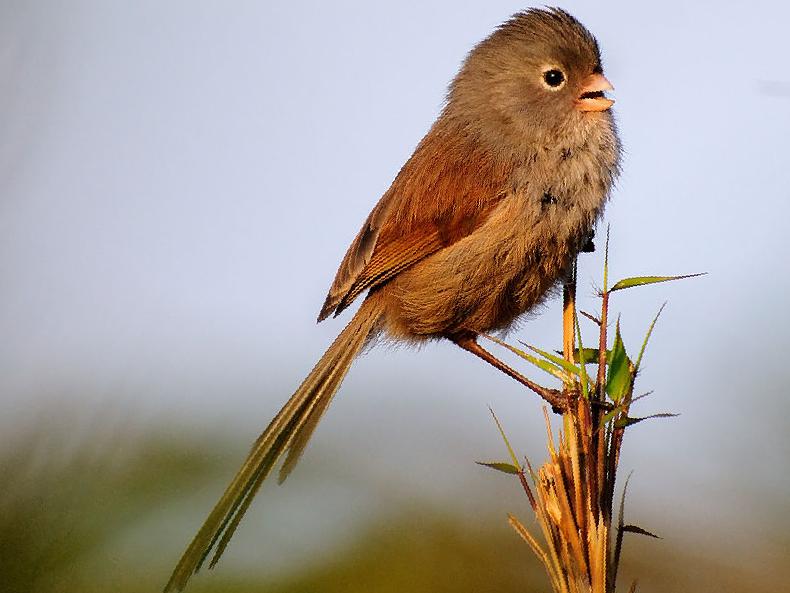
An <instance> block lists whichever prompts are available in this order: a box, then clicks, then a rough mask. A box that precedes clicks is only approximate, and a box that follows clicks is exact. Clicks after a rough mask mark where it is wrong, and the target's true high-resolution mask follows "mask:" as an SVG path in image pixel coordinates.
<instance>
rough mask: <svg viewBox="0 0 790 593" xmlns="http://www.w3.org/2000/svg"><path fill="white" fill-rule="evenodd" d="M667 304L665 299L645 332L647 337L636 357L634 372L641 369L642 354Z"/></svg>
mask: <svg viewBox="0 0 790 593" xmlns="http://www.w3.org/2000/svg"><path fill="white" fill-rule="evenodd" d="M666 306H667V303H666V301H665V302H664V304H663V305H661V307H660V308H659V309H658V313H656V316H655V317H654V318H653V322H652V323H651V324H650V327H648V328H647V334H645V339H644V341H643V342H642V347H641V348H640V349H639V356H638V357H637V358H636V364H635V365H634V373H636V372H637V371H639V365H641V364H642V356H643V355H644V353H645V349H646V348H647V342H648V341H649V340H650V336H651V335H652V334H653V328H654V327H655V326H656V321H658V318H659V316H660V315H661V312H662V311H663V310H664V307H666Z"/></svg>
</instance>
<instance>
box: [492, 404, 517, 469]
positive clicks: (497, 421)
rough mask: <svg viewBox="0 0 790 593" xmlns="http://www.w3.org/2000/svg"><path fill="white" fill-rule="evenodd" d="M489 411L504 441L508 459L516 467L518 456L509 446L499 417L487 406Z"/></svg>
mask: <svg viewBox="0 0 790 593" xmlns="http://www.w3.org/2000/svg"><path fill="white" fill-rule="evenodd" d="M488 410H489V411H490V412H491V415H492V416H493V417H494V422H496V426H497V428H498V429H499V434H501V435H502V440H503V441H505V446H506V447H507V452H508V453H509V454H510V459H511V460H512V461H513V465H514V466H515V467H518V457H516V453H515V451H513V447H511V446H510V441H508V440H507V435H505V430H504V429H503V428H502V424H501V423H500V422H499V418H497V417H496V414H494V410H493V409H492V408H490V407H489V408H488Z"/></svg>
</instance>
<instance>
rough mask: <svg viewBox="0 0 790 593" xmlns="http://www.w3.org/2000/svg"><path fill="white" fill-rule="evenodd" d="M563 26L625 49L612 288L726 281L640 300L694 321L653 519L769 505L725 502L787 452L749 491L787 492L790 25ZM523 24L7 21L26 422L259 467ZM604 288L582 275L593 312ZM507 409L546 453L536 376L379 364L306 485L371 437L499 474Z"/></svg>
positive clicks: (760, 6)
mask: <svg viewBox="0 0 790 593" xmlns="http://www.w3.org/2000/svg"><path fill="white" fill-rule="evenodd" d="M563 6H564V7H565V8H567V9H568V10H570V11H571V12H572V13H573V14H575V15H576V16H577V17H578V18H579V19H580V20H582V22H584V23H585V24H586V25H587V26H588V27H589V28H590V29H591V30H592V31H593V33H594V34H595V35H596V36H597V37H598V39H599V41H600V44H601V46H602V49H603V57H604V66H605V70H606V74H607V76H608V77H609V79H610V80H611V81H612V82H613V83H614V86H615V87H616V91H615V93H614V97H615V98H616V99H617V104H616V106H615V108H616V112H617V117H618V120H619V123H620V128H621V132H622V138H623V143H624V146H625V160H624V174H623V176H622V178H621V180H620V183H619V186H618V188H617V190H616V191H615V193H614V195H613V199H612V202H611V204H610V207H609V209H608V211H607V215H606V221H607V222H610V223H611V224H612V229H613V243H612V268H613V275H614V276H623V275H634V274H641V273H650V274H663V273H687V272H696V271H708V272H710V274H709V275H708V276H707V277H705V278H703V279H698V280H693V281H687V282H685V283H682V284H677V285H663V286H657V287H652V288H648V289H645V290H643V291H642V292H634V293H632V294H622V296H618V298H617V299H616V301H615V306H616V307H617V308H618V309H622V310H623V313H624V319H623V324H624V328H625V335H626V339H627V340H630V342H627V343H630V344H632V345H633V346H632V347H635V345H636V343H637V340H639V339H640V338H641V333H642V332H643V330H644V329H645V327H646V325H647V324H648V322H649V319H650V317H651V316H652V314H653V312H654V311H655V310H656V309H657V308H658V306H659V305H660V304H661V302H663V301H664V300H665V299H669V301H670V303H669V306H668V308H667V310H666V312H665V316H664V317H663V319H662V320H661V322H660V325H659V327H658V329H657V330H656V333H655V336H654V343H653V347H652V349H651V352H650V353H649V354H648V359H647V367H646V370H645V372H644V375H643V376H642V378H641V382H642V387H643V388H644V389H645V390H647V389H655V390H656V395H655V396H654V398H653V399H652V400H650V401H647V402H645V403H644V404H643V405H642V407H641V410H642V411H644V412H650V411H663V410H673V411H678V412H681V413H682V414H683V416H682V417H681V418H679V419H678V420H674V421H671V422H662V423H658V424H655V425H653V426H646V427H645V428H644V429H642V428H639V429H635V430H634V433H633V435H634V436H633V440H632V441H630V442H628V445H629V447H630V449H629V451H630V452H629V453H628V454H627V455H626V458H625V460H624V463H625V464H629V466H630V467H638V468H640V470H639V480H637V481H635V483H634V492H635V493H637V495H638V493H639V492H641V493H642V494H647V493H650V494H651V496H655V495H656V493H657V492H658V493H659V496H658V497H657V498H658V501H654V502H656V504H661V505H666V506H667V507H668V508H669V507H670V506H672V505H675V506H677V504H678V503H679V501H682V506H684V507H686V508H689V509H693V508H697V507H699V508H707V505H708V503H709V500H710V496H711V494H712V493H716V494H718V495H719V496H718V498H717V500H719V502H720V503H721V504H723V505H727V504H733V505H734V504H736V503H738V501H741V500H749V496H751V495H752V493H751V492H743V493H741V494H738V491H737V489H736V490H735V491H734V492H735V494H733V495H732V496H733V499H732V500H730V499H728V498H727V497H726V496H724V497H723V498H722V495H721V494H720V493H719V492H718V488H719V484H721V483H722V482H721V481H719V480H717V479H718V478H722V479H724V478H726V477H727V476H728V472H729V465H730V464H732V463H733V462H734V460H735V462H737V461H738V460H739V459H740V460H743V459H744V457H739V456H744V455H746V453H745V452H748V451H751V450H753V449H754V448H760V449H761V457H760V460H759V462H754V463H750V464H749V465H748V466H747V467H746V468H745V469H744V468H742V469H741V471H742V472H745V473H746V476H745V480H744V481H743V483H744V484H745V483H748V482H750V481H757V482H760V481H761V483H763V484H765V483H766V480H767V481H768V484H769V485H770V484H773V483H772V482H770V481H771V480H774V481H775V480H778V479H779V478H776V477H775V474H773V473H771V472H770V471H769V469H768V468H769V464H770V463H786V459H787V457H788V455H790V446H789V445H788V439H787V437H786V436H784V432H786V428H787V419H786V414H787V413H788V409H789V407H790V406H789V405H788V403H787V399H786V398H785V396H784V395H783V394H781V393H780V391H781V390H775V392H774V391H771V389H770V386H771V385H777V384H778V381H779V380H780V379H785V380H787V379H788V373H787V371H786V370H785V362H784V361H785V359H786V358H787V354H786V353H787V352H788V348H790V338H788V335H787V332H788V330H789V329H790V324H788V321H787V308H786V300H787V299H786V294H787V291H788V288H790V281H789V280H788V274H787V270H788V256H790V239H788V227H789V226H790V224H789V222H788V216H789V215H790V208H789V207H788V204H789V203H790V166H788V164H789V163H790V158H788V138H790V65H788V51H787V23H788V22H790V8H788V4H787V3H785V2H779V1H775V2H750V3H748V5H745V4H743V3H740V2H738V3H734V2H731V3H728V2H720V1H719V2H694V3H689V2H661V3H650V4H649V5H648V4H646V3H637V2H617V3H615V2H595V3H591V2H567V3H565V4H564V5H563ZM524 7H525V5H524V4H521V3H517V2H495V1H486V2H458V1H453V2H449V1H447V2H430V3H388V5H386V6H385V5H384V4H382V3H370V2H347V1H346V2H332V3H328V2H288V3H285V2H283V3H282V4H281V5H280V6H274V5H272V4H271V3H262V2H235V3H224V2H167V3H163V2H152V1H147V2H134V3H130V2H120V1H116V2H105V1H98V0H93V1H91V0H82V1H74V2H70V3H56V2H42V1H18V2H13V1H9V0H6V1H5V2H3V3H2V4H0V71H2V73H3V75H2V84H0V114H2V115H0V195H1V196H2V198H0V242H1V245H2V248H0V282H1V283H2V289H0V396H2V398H3V401H4V408H5V412H4V414H3V416H4V417H5V419H6V421H7V420H9V419H11V421H14V422H16V419H18V418H23V417H27V416H28V415H30V414H32V413H38V411H39V410H40V408H41V406H42V404H43V403H44V402H52V401H58V402H59V403H60V404H61V405H66V406H69V407H76V408H77V409H79V406H80V405H83V406H86V408H87V406H88V405H90V406H92V410H93V411H96V410H98V411H101V410H104V409H108V408H110V409H113V408H117V407H118V406H122V407H124V409H126V407H127V406H128V408H130V409H133V410H136V411H137V412H138V413H139V414H141V415H142V416H144V417H148V416H156V417H158V418H159V421H160V422H177V423H180V424H181V425H182V426H189V425H191V424H197V425H198V426H204V427H206V426H226V427H232V428H234V429H235V430H236V431H237V432H236V434H235V436H234V439H235V440H237V441H238V443H239V445H238V446H239V450H240V451H241V450H243V449H244V448H245V447H246V446H247V444H248V443H249V442H250V441H251V440H252V438H253V437H254V436H255V433H256V431H257V430H258V429H259V428H261V427H263V426H265V424H266V423H267V422H268V420H269V418H270V416H271V415H272V414H273V413H274V412H275V411H276V410H277V409H278V408H279V406H280V404H281V403H282V402H283V401H285V399H286V398H287V397H288V396H289V395H290V393H291V391H292V389H293V388H294V387H295V386H296V385H297V384H298V383H299V382H300V380H301V379H302V376H303V375H304V373H305V372H306V371H307V370H308V369H309V368H310V367H311V366H312V364H313V362H314V361H315V360H316V359H317V358H318V356H320V354H321V352H322V351H323V349H324V347H325V346H326V345H327V344H328V343H329V342H330V341H331V339H332V337H333V336H334V335H335V334H336V333H337V332H338V331H339V330H340V328H341V327H342V324H343V320H334V321H329V322H326V323H324V324H321V325H320V326H316V325H315V322H314V320H315V317H316V314H317V312H318V309H319V308H320V305H321V304H322V302H323V299H324V296H325V292H326V289H327V287H328V285H329V283H330V282H331V279H332V277H333V275H334V272H335V269H336V266H337V264H338V262H339V261H340V259H341V257H342V255H343V253H344V252H345V249H346V247H347V245H348V243H349V242H350V240H351V239H352V238H353V236H354V234H355V233H356V231H357V229H358V227H359V225H360V223H361V221H362V220H363V219H364V217H365V216H366V214H367V212H368V211H369V209H370V208H371V207H372V206H373V204H374V203H375V202H376V200H377V199H378V197H379V196H380V195H381V193H382V192H383V191H384V190H385V189H386V188H387V186H388V184H389V183H390V182H391V180H392V178H393V176H394V175H395V173H396V172H397V170H398V169H399V167H400V166H401V165H402V163H403V162H404V160H405V159H406V158H407V157H408V156H409V154H410V152H411V150H412V149H413V147H414V146H415V145H416V143H417V142H418V141H419V139H420V138H421V137H422V135H423V134H424V133H425V131H426V130H427V128H428V127H429V125H430V124H431V122H432V121H433V119H434V117H435V116H436V114H437V112H438V110H439V109H440V107H441V104H442V98H443V95H444V91H445V88H446V85H447V83H448V82H449V81H450V79H451V78H452V76H453V75H454V73H455V71H456V69H457V67H458V65H459V63H460V61H461V60H462V59H463V57H464V55H465V53H466V52H467V51H468V50H469V49H470V48H471V46H472V45H473V44H474V43H476V42H477V41H479V40H480V39H482V38H483V37H485V36H486V35H487V34H488V33H489V32H490V31H491V30H492V28H493V27H494V26H496V25H497V24H498V23H500V22H501V21H502V20H504V19H505V18H507V17H508V15H510V14H512V13H513V12H515V11H517V10H519V9H522V8H524ZM598 245H599V246H600V245H602V242H601V240H600V239H599V241H598ZM600 262H601V258H600V254H596V255H593V256H584V257H583V260H582V263H581V285H580V289H581V291H582V295H581V296H582V297H583V302H586V303H587V305H586V306H587V307H592V306H594V302H593V300H592V299H591V298H588V297H589V296H590V295H591V292H592V291H591V288H590V286H591V282H592V279H593V278H596V277H598V276H599V267H600ZM346 317H347V316H346ZM558 321H559V308H558V305H557V303H553V304H552V305H551V306H550V307H548V309H547V310H546V312H545V314H544V315H543V316H542V317H541V318H539V319H537V320H535V321H534V322H530V323H528V324H526V325H524V327H523V328H522V329H521V330H520V332H518V333H517V334H516V335H515V336H514V338H516V337H517V338H521V339H524V340H527V341H530V342H533V343H538V344H543V345H546V346H551V345H552V343H553V342H554V341H556V340H557V336H558V332H559V323H558ZM396 393H397V397H396ZM766 400H768V401H770V405H768V404H767V403H766ZM119 402H120V403H119ZM489 403H490V404H493V405H495V406H496V407H497V409H498V410H499V411H501V413H503V414H509V415H510V417H511V418H513V420H512V421H511V422H512V423H518V422H524V426H525V427H527V429H526V430H525V431H523V432H524V434H523V435H522V437H521V439H520V440H521V444H522V445H523V446H524V447H525V448H528V449H529V450H530V451H532V452H533V454H536V455H537V454H539V452H540V450H541V447H542V445H541V440H542V433H541V424H540V419H539V416H538V409H539V406H538V403H537V402H536V401H531V400H530V397H529V395H525V394H524V393H523V390H521V389H520V388H519V387H518V386H517V385H516V384H515V383H513V382H511V381H510V380H509V379H507V378H504V377H499V376H497V375H496V374H495V372H494V371H492V370H491V369H490V368H488V367H486V366H484V365H483V364H482V363H479V362H478V361H476V360H473V359H472V358H471V357H470V356H469V355H467V354H465V353H463V352H460V351H458V352H456V351H455V350H454V348H453V347H451V346H450V345H447V344H442V345H432V346H429V347H426V348H424V349H423V350H422V351H421V352H419V353H414V352H409V351H404V350H392V349H379V350H376V351H374V352H372V353H370V354H369V355H368V356H366V357H365V358H364V359H363V360H361V361H360V363H359V364H358V365H357V366H356V367H355V368H354V369H352V371H351V374H350V376H349V379H348V381H347V382H346V384H345V385H344V388H343V390H342V392H341V394H340V396H339V397H338V398H337V400H336V403H335V404H334V406H333V409H332V410H331V411H330V412H329V414H328V416H327V418H326V421H325V422H324V425H323V426H322V428H321V429H319V431H318V435H317V439H316V443H314V444H313V446H312V447H311V449H310V450H309V451H308V455H307V458H308V459H309V458H310V455H311V453H312V452H314V451H316V450H318V451H319V453H314V454H315V455H317V456H319V457H320V454H321V453H320V451H321V450H322V447H323V451H327V450H329V451H341V450H342V451H347V450H348V449H347V448H344V447H346V445H345V444H344V443H351V444H352V445H353V443H355V442H359V439H363V438H365V437H368V438H373V437H376V439H375V442H374V443H373V444H372V445H371V446H372V447H374V449H377V450H378V449H380V450H381V454H382V455H383V456H385V458H386V459H387V460H388V462H390V463H392V464H397V463H402V464H403V466H406V467H408V466H409V464H412V467H413V464H414V459H413V457H414V456H417V455H419V456H420V459H421V461H420V463H423V464H424V465H425V468H432V467H435V462H437V460H443V461H444V460H448V459H452V460H453V461H452V462H453V463H458V464H462V463H466V462H467V460H469V459H475V458H480V457H486V456H490V455H494V454H496V447H497V445H498V443H497V441H496V435H495V433H494V432H493V431H492V427H491V425H490V420H489V418H488V416H487V410H486V405H487V404H489ZM50 409H53V408H50ZM54 409H59V408H58V407H57V406H54ZM91 413H93V412H91ZM404 435H406V436H408V437H409V438H408V439H404ZM426 435H428V436H426ZM354 439H358V440H357V441H354ZM405 441H408V442H405ZM333 447H334V448H333ZM733 456H734V457H733ZM459 459H460V461H459ZM679 459H681V460H683V464H685V463H686V460H687V465H683V467H686V470H678V469H677V466H676V464H677V461H678V460H679ZM673 464H674V465H673ZM464 467H465V466H464ZM668 467H672V473H671V474H670V477H669V478H667V474H666V473H665V472H664V473H663V475H662V472H661V471H660V470H661V468H664V469H666V468H668ZM692 468H693V471H692ZM466 469H468V470H470V471H474V468H471V469H470V468H466ZM229 471H230V470H229ZM406 471H415V472H416V471H418V470H406ZM426 471H428V470H427V469H426ZM684 472H685V473H684ZM298 473H299V472H297V475H298ZM692 475H694V476H696V477H693V478H692V477H690V476H692ZM700 475H701V476H703V477H705V478H706V479H708V480H709V481H708V482H706V483H705V484H694V489H693V491H694V494H693V495H689V488H690V485H689V483H688V480H692V479H693V480H698V479H700V478H699V476H700ZM447 479H448V480H450V481H452V479H453V478H452V477H449V476H448V477H447ZM775 485H776V486H778V487H784V488H786V487H787V484H786V483H781V484H775ZM744 488H747V486H744ZM680 492H683V493H684V494H683V495H681V494H680ZM738 496H741V498H738ZM659 501H660V502H659ZM713 520H715V517H711V521H713Z"/></svg>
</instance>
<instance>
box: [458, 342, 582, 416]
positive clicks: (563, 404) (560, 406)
mask: <svg viewBox="0 0 790 593" xmlns="http://www.w3.org/2000/svg"><path fill="white" fill-rule="evenodd" d="M449 338H450V339H451V340H452V341H453V342H455V344H457V345H458V346H460V347H461V348H463V349H464V350H466V351H467V352H471V353H472V354H474V355H475V356H479V357H480V358H482V359H483V360H485V361H486V362H487V363H488V364H490V365H492V366H494V367H496V368H498V369H499V370H500V371H502V372H503V373H505V374H506V375H508V376H510V377H512V378H514V379H515V380H516V381H518V382H519V383H521V384H522V385H525V386H526V387H529V388H530V389H531V390H532V391H534V392H535V393H537V394H538V395H539V396H540V397H542V398H543V399H544V400H546V401H547V402H548V403H549V404H551V409H552V410H553V411H554V412H556V413H558V414H561V413H562V412H563V411H564V410H565V409H566V408H567V406H568V404H567V400H566V398H565V397H564V395H563V394H562V392H560V391H557V390H556V389H548V388H546V387H542V386H541V385H538V384H537V383H535V382H534V381H530V380H529V379H527V378H526V377H525V376H524V375H522V374H521V373H519V372H518V371H517V370H515V369H513V368H511V367H509V366H508V365H506V364H505V363H504V362H502V361H501V360H499V359H498V358H497V357H496V356H494V355H493V354H491V353H490V352H489V351H488V350H486V349H485V348H483V347H482V346H481V345H480V344H478V343H477V334H476V333H473V332H464V333H462V334H456V335H453V336H449Z"/></svg>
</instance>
